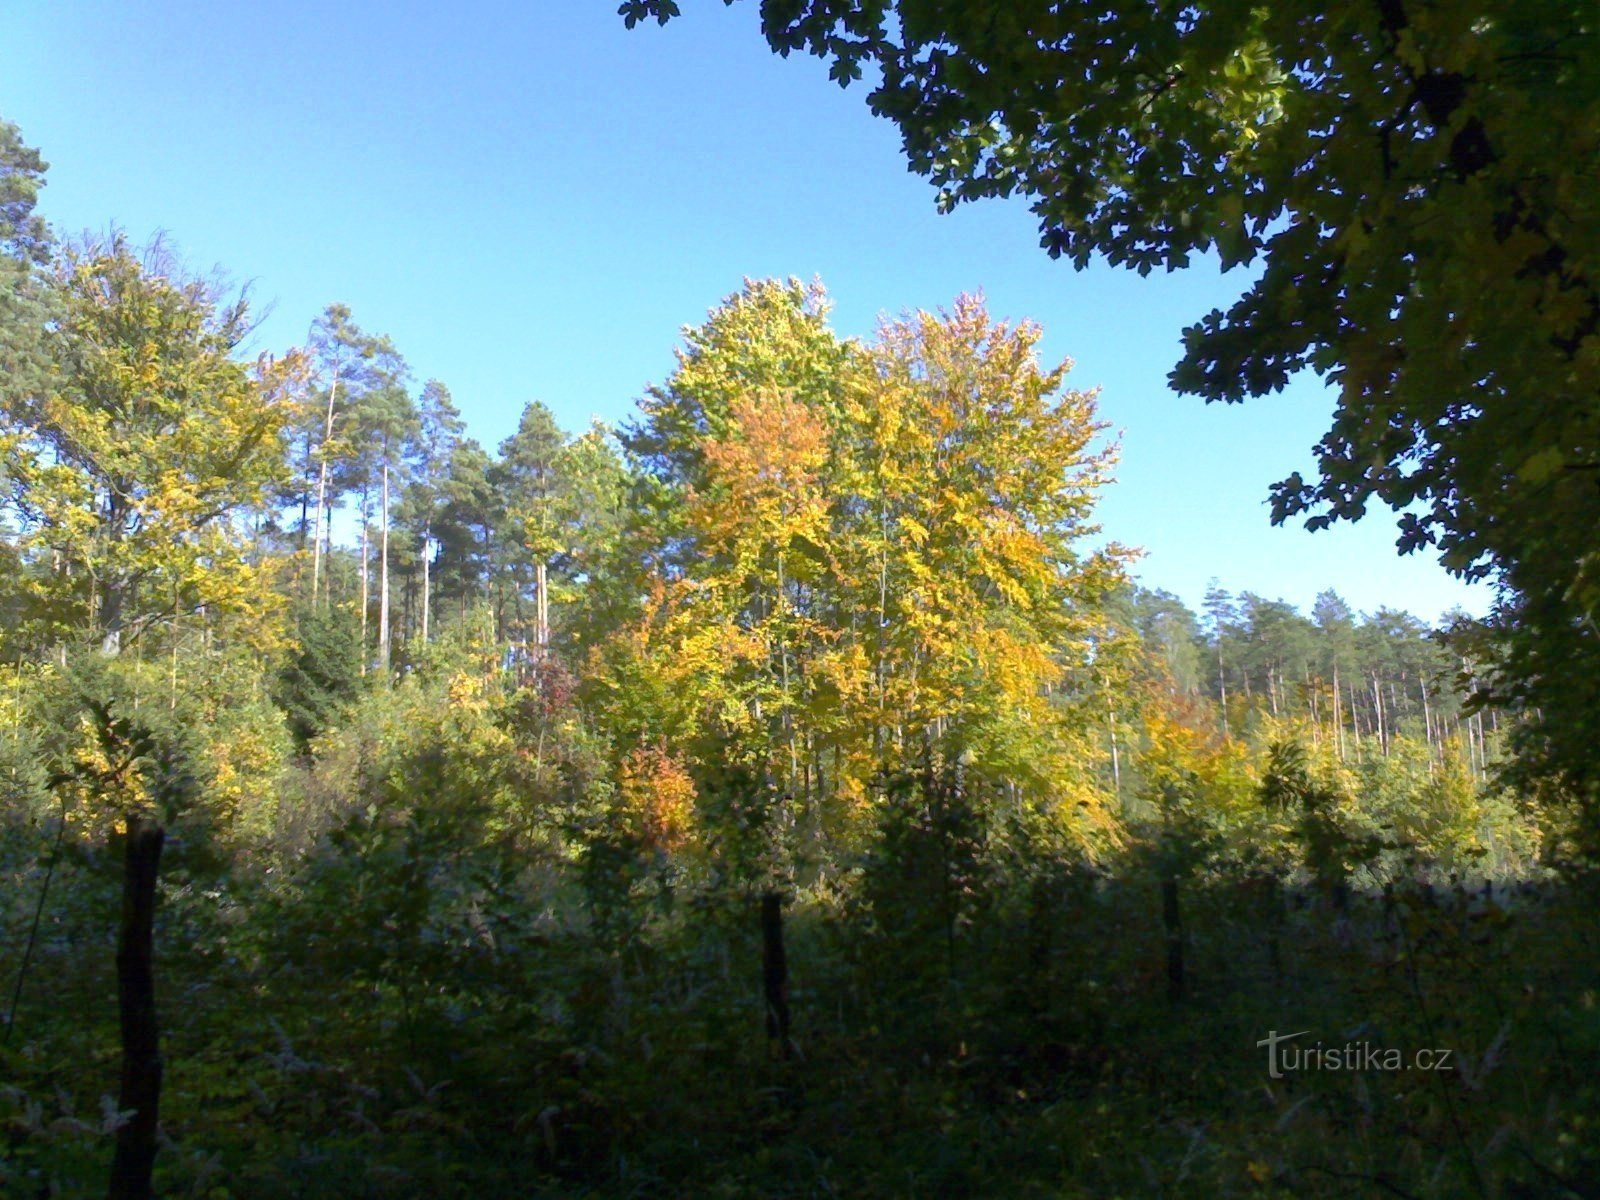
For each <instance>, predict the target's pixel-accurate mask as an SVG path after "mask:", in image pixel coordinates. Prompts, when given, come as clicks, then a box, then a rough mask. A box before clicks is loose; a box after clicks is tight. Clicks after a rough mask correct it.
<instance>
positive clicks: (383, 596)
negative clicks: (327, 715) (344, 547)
mask: <svg viewBox="0 0 1600 1200" xmlns="http://www.w3.org/2000/svg"><path fill="white" fill-rule="evenodd" d="M380 504H381V505H382V509H383V516H382V520H383V527H382V533H381V534H380V542H381V548H380V550H379V552H378V563H379V566H378V573H379V579H380V582H379V585H378V664H379V666H380V667H382V669H383V673H384V676H385V677H387V676H388V674H389V463H388V461H387V460H385V462H384V464H383V498H382V500H381V501H380Z"/></svg>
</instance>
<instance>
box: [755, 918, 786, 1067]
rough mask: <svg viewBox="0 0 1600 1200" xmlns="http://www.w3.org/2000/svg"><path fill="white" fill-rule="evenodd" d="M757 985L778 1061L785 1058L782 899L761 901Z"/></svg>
mask: <svg viewBox="0 0 1600 1200" xmlns="http://www.w3.org/2000/svg"><path fill="white" fill-rule="evenodd" d="M761 982H762V990H763V992H764V993H765V995H766V1000H767V1037H768V1039H770V1040H772V1041H775V1042H777V1044H778V1057H779V1058H781V1059H788V1057H789V963H788V959H787V957H786V956H785V954H784V950H783V897H782V896H781V895H779V894H778V893H777V892H768V893H766V894H765V895H764V896H762V897H761Z"/></svg>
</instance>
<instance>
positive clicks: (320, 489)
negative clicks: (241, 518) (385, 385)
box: [311, 364, 339, 608]
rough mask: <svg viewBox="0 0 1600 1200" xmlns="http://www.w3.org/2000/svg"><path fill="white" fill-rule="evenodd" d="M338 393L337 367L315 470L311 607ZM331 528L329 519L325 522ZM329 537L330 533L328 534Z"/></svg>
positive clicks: (319, 569)
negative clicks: (318, 465) (320, 450)
mask: <svg viewBox="0 0 1600 1200" xmlns="http://www.w3.org/2000/svg"><path fill="white" fill-rule="evenodd" d="M338 392H339V367H338V365H337V364H335V365H334V368H333V383H332V384H330V385H329V387H328V419H327V420H326V421H325V422H324V423H323V427H322V452H321V453H320V454H319V455H318V456H317V457H318V458H319V459H321V460H322V461H321V466H320V467H319V468H318V470H317V536H316V538H315V539H314V541H315V543H316V544H315V546H314V548H313V549H312V551H311V607H312V608H315V607H316V606H317V584H318V582H319V581H320V580H321V578H322V533H323V525H324V520H323V514H324V513H325V512H326V511H327V507H328V443H329V442H330V441H332V440H333V398H334V397H335V396H336V395H337V394H338ZM326 524H327V525H329V526H332V524H333V521H332V520H331V514H330V519H329V520H328V521H327V522H326ZM330 537H331V533H330Z"/></svg>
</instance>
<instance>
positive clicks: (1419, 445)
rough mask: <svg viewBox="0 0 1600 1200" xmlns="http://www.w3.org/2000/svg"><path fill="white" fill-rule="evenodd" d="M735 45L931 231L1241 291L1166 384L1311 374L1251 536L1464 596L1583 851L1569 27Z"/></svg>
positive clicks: (1598, 51)
mask: <svg viewBox="0 0 1600 1200" xmlns="http://www.w3.org/2000/svg"><path fill="white" fill-rule="evenodd" d="M728 2H729V3H732V0H728ZM620 12H621V13H622V14H623V15H624V16H625V18H626V20H627V22H628V24H629V25H632V24H635V23H636V22H638V21H640V20H642V19H645V18H651V17H653V18H655V19H658V20H661V21H666V20H667V19H669V18H670V17H672V16H675V15H676V14H677V13H678V5H677V4H676V3H675V2H674V0H626V2H625V3H623V4H622V5H621V7H620ZM761 22H762V29H763V32H764V33H765V35H766V38H767V40H768V42H769V43H770V44H771V45H772V47H773V49H774V50H776V51H778V52H779V53H782V54H789V53H790V52H791V51H794V50H807V51H809V52H811V53H814V54H817V55H820V56H822V57H823V58H826V59H828V60H830V61H831V63H832V74H833V77H834V78H835V79H837V80H838V81H839V82H840V83H844V84H848V83H849V82H850V81H852V80H856V79H861V78H862V77H863V75H864V73H865V74H866V75H867V76H868V77H869V78H870V79H871V80H872V83H873V87H872V91H871V93H870V96H869V103H870V105H871V107H872V109H873V110H874V111H875V112H877V113H879V114H880V115H883V116H886V117H888V118H889V119H891V120H893V121H894V122H895V123H896V125H897V126H898V127H899V129H900V132H901V134H902V137H903V139H904V145H905V152H906V155H907V157H908V159H909V161H910V164H911V166H912V168H913V169H914V170H917V171H919V172H921V173H923V174H925V175H927V176H929V177H930V179H931V180H932V181H933V182H934V183H935V184H937V185H938V187H939V189H940V190H939V202H940V204H941V206H942V207H945V208H949V207H952V206H954V205H955V204H957V203H959V202H961V201H967V200H974V199H980V198H985V197H1003V196H1010V195H1013V194H1021V195H1024V196H1026V197H1028V198H1029V200H1030V202H1031V204H1032V207H1033V210H1034V212H1035V213H1036V214H1037V215H1038V217H1039V221H1040V229H1041V233H1042V241H1043V245H1044V247H1045V248H1046V249H1047V250H1048V251H1049V253H1050V254H1051V255H1064V256H1066V257H1068V258H1069V259H1071V260H1072V261H1073V262H1074V263H1076V264H1077V265H1078V266H1080V267H1081V266H1083V265H1084V264H1085V263H1086V262H1087V261H1088V260H1089V259H1090V258H1091V257H1092V256H1094V255H1103V256H1104V257H1105V258H1107V259H1108V260H1109V261H1111V262H1113V263H1121V264H1125V265H1128V266H1131V267H1134V268H1135V269H1137V270H1139V271H1141V272H1148V271H1150V270H1152V269H1154V268H1156V267H1164V268H1166V269H1168V270H1171V269H1174V268H1177V267H1182V266H1184V265H1186V264H1187V263H1188V262H1189V261H1190V260H1191V259H1192V258H1193V257H1194V256H1195V255H1197V254H1211V255H1214V256H1215V257H1216V258H1217V259H1218V260H1220V262H1221V264H1222V266H1224V267H1225V268H1226V267H1232V266H1235V265H1241V264H1250V265H1252V266H1253V267H1255V268H1256V269H1255V270H1254V271H1253V272H1252V273H1251V275H1250V280H1251V282H1250V284H1249V286H1248V288H1247V289H1246V290H1245V292H1244V294H1243V295H1242V296H1241V297H1240V298H1239V300H1238V301H1236V302H1235V303H1234V304H1233V305H1232V306H1231V307H1230V308H1229V309H1227V310H1226V311H1222V310H1218V311H1215V312H1212V313H1210V314H1209V315H1206V316H1204V317H1203V318H1202V319H1200V320H1199V321H1198V322H1197V323H1196V324H1195V325H1194V326H1192V327H1191V328H1190V329H1189V330H1188V331H1187V333H1186V335H1185V353H1184V357H1183V359H1182V361H1181V362H1180V363H1179V364H1178V366H1177V368H1176V370H1175V371H1174V373H1173V383H1174V385H1175V386H1177V387H1178V388H1180V389H1182V390H1184V391H1189V392H1193V393H1196V394H1198V395H1200V396H1203V397H1205V398H1206V399H1207V400H1228V401H1236V400H1242V399H1244V398H1246V397H1249V396H1260V395H1263V394H1265V393H1268V392H1272V391H1276V390H1278V389H1280V388H1282V387H1283V386H1284V384H1285V383H1287V381H1288V380H1289V378H1290V377H1291V376H1292V375H1293V374H1294V373H1295V372H1297V371H1300V370H1302V369H1305V368H1310V369H1312V370H1314V371H1315V372H1317V373H1318V374H1319V375H1322V376H1323V377H1325V378H1326V379H1327V380H1328V381H1329V382H1331V383H1332V384H1334V385H1335V386H1336V387H1337V389H1338V406H1337V409H1336V412H1335V416H1334V420H1333V425H1332V427H1331V428H1330V429H1329V431H1328V432H1327V434H1326V435H1325V436H1324V437H1323V439H1322V441H1321V442H1320V443H1319V445H1318V446H1317V465H1318V468H1319V477H1317V478H1314V479H1310V480H1307V479H1304V478H1302V477H1301V476H1300V475H1299V474H1298V473H1296V474H1294V475H1292V476H1290V477H1289V478H1288V479H1286V480H1284V481H1283V482H1282V483H1280V484H1279V485H1277V487H1276V488H1275V489H1274V496H1273V507H1274V514H1275V519H1277V520H1280V521H1282V520H1285V519H1288V518H1292V517H1295V516H1297V515H1302V514H1304V515H1307V516H1308V518H1309V520H1308V524H1310V526H1311V527H1313V528H1316V527H1319V526H1324V525H1327V524H1328V523H1330V522H1332V521H1337V520H1355V519H1358V518H1360V517H1361V516H1362V515H1363V514H1364V513H1365V512H1366V510H1367V509H1368V507H1369V506H1370V505H1372V504H1373V503H1374V502H1383V503H1386V504H1388V505H1390V506H1392V507H1394V508H1395V509H1397V510H1399V513H1400V539H1399V545H1400V547H1401V549H1403V550H1410V549H1415V548H1417V547H1419V546H1423V545H1429V544H1434V545H1437V546H1438V547H1439V549H1440V550H1441V551H1442V554H1443V558H1444V561H1445V563H1446V564H1447V565H1448V566H1450V567H1451V568H1452V569H1454V570H1456V571H1458V572H1460V573H1462V574H1463V575H1465V576H1467V577H1469V578H1493V579H1495V580H1496V581H1497V582H1498V583H1499V584H1500V586H1501V588H1502V593H1503V594H1502V600H1501V604H1500V607H1499V612H1498V614H1497V621H1496V633H1497V635H1498V636H1497V639H1496V640H1497V643H1498V645H1497V649H1496V651H1495V659H1496V670H1494V671H1493V672H1491V673H1489V674H1486V675H1485V676H1484V677H1483V678H1482V679H1481V680H1480V683H1481V685H1482V686H1483V688H1484V690H1485V692H1486V693H1487V694H1489V695H1492V696H1493V697H1494V698H1495V701H1496V702H1497V703H1499V704H1501V705H1502V706H1506V707H1510V708H1514V709H1516V710H1517V711H1518V712H1520V713H1522V714H1524V715H1525V716H1526V717H1528V718H1529V720H1527V721H1526V722H1524V723H1523V724H1522V725H1520V726H1519V746H1518V748H1519V760H1520V764H1521V766H1522V768H1523V769H1524V770H1523V774H1524V777H1525V779H1526V780H1527V781H1530V782H1531V781H1532V780H1533V779H1534V778H1535V777H1537V778H1538V779H1540V780H1541V781H1542V782H1543V784H1544V785H1545V786H1546V787H1547V788H1548V787H1549V785H1550V784H1552V783H1554V784H1556V785H1557V787H1558V788H1560V789H1563V790H1564V791H1565V792H1566V793H1567V794H1568V796H1569V797H1571V798H1575V799H1577V800H1578V801H1580V803H1581V804H1582V805H1583V806H1584V807H1585V808H1586V809H1587V810H1588V811H1587V814H1586V818H1587V820H1588V821H1589V822H1590V823H1591V824H1592V825H1593V827H1594V828H1595V829H1596V830H1600V753H1597V752H1596V746H1597V745H1600V742H1597V741H1596V739H1595V738H1594V736H1593V733H1592V731H1593V729H1594V727H1595V725H1596V724H1597V723H1600V692H1597V691H1596V689H1595V686H1594V683H1593V681H1594V679H1595V678H1596V677H1597V676H1600V669H1597V668H1600V637H1597V633H1596V630H1597V629H1600V626H1597V624H1596V611H1597V606H1600V584H1597V578H1600V576H1597V571H1596V564H1597V562H1600V560H1597V559H1596V551H1595V547H1594V539H1593V529H1594V525H1595V522H1596V519H1597V518H1600V490H1597V487H1596V474H1595V472H1596V470H1597V468H1600V461H1597V458H1596V451H1597V438H1596V429H1595V413H1596V411H1597V401H1600V232H1597V231H1600V186H1596V185H1597V184H1600V174H1597V164H1600V142H1597V137H1600V134H1597V130H1600V82H1597V81H1600V37H1597V33H1600V29H1597V26H1596V14H1595V10H1594V7H1593V5H1592V4H1588V3H1584V2H1582V0H1442V2H1441V0H1432V2H1429V3H1418V2H1415V0H1364V2H1362V3H1354V4H1327V3H1321V2H1317V0H1292V2H1289V3H1274V4H1268V5H1261V4H1255V3H1250V2H1244V0H1213V2H1211V3H1204V4H1164V3H1151V2H1149V0H1121V2H1118V3H1112V4H1098V5H1087V4H1059V3H1053V2H1050V0H1020V2H1019V0H979V2H972V0H955V2H953V0H868V2H865V3H848V4H845V3H838V2H836V0H794V2H792V3H781V4H779V3H765V4H763V5H762V6H761ZM1594 836H1597V837H1600V833H1596V834H1595V835H1594Z"/></svg>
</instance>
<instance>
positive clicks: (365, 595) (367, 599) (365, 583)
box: [361, 485, 372, 675]
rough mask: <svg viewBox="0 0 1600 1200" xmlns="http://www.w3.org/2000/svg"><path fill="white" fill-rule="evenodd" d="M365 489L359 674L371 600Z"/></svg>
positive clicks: (363, 661) (363, 669) (364, 667)
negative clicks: (368, 606)
mask: <svg viewBox="0 0 1600 1200" xmlns="http://www.w3.org/2000/svg"><path fill="white" fill-rule="evenodd" d="M367 517H368V511H367V489H366V486H365V485H363V486H362V489H361V673H362V674H363V675H365V674H366V673H367V605H368V604H370V603H371V600H372V594H371V592H372V583H371V580H370V578H369V576H370V575H371V574H372V571H371V566H370V563H371V557H372V550H371V547H372V537H371V532H372V531H371V530H370V529H369V528H368V525H369V524H370V522H369V521H368V520H367Z"/></svg>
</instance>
